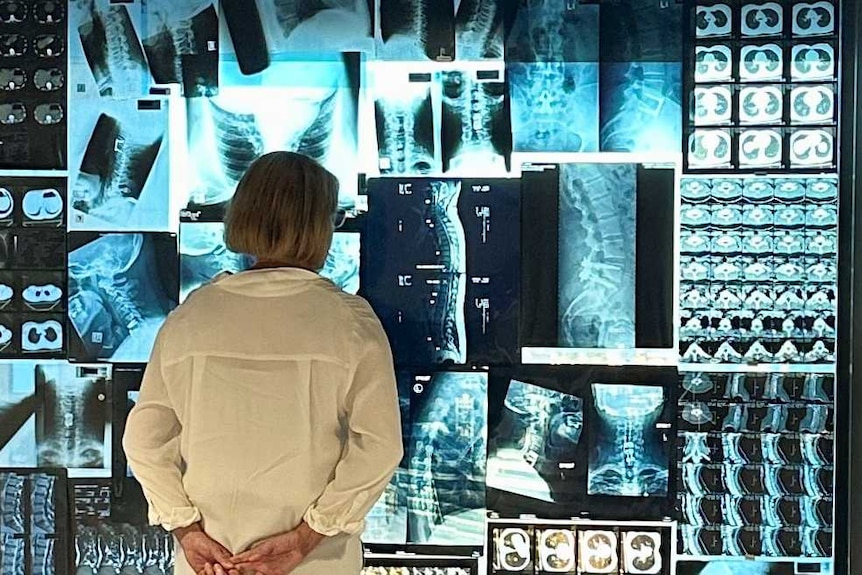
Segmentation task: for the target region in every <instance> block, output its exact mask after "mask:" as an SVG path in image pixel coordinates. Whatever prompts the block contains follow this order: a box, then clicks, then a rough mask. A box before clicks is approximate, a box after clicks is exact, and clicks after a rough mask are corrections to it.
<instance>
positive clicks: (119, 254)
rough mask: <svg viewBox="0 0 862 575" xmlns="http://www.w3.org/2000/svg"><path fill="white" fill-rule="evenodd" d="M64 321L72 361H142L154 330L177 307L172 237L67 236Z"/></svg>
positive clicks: (149, 350) (147, 351) (140, 234)
mask: <svg viewBox="0 0 862 575" xmlns="http://www.w3.org/2000/svg"><path fill="white" fill-rule="evenodd" d="M71 246H72V250H71V252H70V253H69V293H70V298H69V319H70V320H71V322H72V326H73V327H74V331H75V334H76V336H77V337H73V338H72V342H71V344H70V350H71V355H72V357H74V358H76V359H89V360H96V359H101V360H108V359H110V360H111V361H115V362H146V361H147V360H148V359H149V357H150V353H151V351H152V347H153V343H154V341H155V337H156V334H157V332H158V330H159V328H160V327H161V325H162V322H164V320H165V318H166V317H167V315H168V313H169V312H170V310H171V309H173V308H174V307H175V306H176V305H177V288H178V286H177V278H176V271H175V270H174V269H171V267H170V262H171V261H175V258H176V257H177V246H176V237H175V236H173V235H171V234H143V233H139V234H105V235H101V236H95V237H93V236H91V235H88V234H82V235H79V236H77V237H76V236H75V235H74V234H73V235H72V239H71Z"/></svg>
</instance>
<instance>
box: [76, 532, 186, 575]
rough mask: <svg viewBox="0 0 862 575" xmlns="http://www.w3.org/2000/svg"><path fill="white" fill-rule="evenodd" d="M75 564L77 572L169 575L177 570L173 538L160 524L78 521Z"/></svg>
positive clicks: (90, 573)
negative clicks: (157, 525)
mask: <svg viewBox="0 0 862 575" xmlns="http://www.w3.org/2000/svg"><path fill="white" fill-rule="evenodd" d="M75 568H76V569H77V571H76V573H77V575H99V574H101V573H107V572H110V573H123V574H129V575H170V574H171V573H173V572H174V542H173V538H172V537H171V535H170V533H168V532H166V531H165V530H163V529H162V528H161V527H139V526H137V525H130V524H127V523H113V522H105V521H99V522H87V523H83V522H78V523H77V524H76V526H75Z"/></svg>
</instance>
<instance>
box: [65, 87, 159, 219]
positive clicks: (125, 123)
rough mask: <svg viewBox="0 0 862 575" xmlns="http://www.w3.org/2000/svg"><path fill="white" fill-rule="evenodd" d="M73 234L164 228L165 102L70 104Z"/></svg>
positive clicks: (136, 101)
mask: <svg viewBox="0 0 862 575" xmlns="http://www.w3.org/2000/svg"><path fill="white" fill-rule="evenodd" d="M76 110H77V111H78V113H79V116H78V122H76V125H75V130H74V133H73V135H72V145H71V147H72V154H73V158H74V160H73V162H75V165H76V166H77V170H76V171H75V172H73V175H72V177H71V181H72V186H71V190H70V193H69V209H70V212H71V218H70V228H71V229H73V230H104V231H123V230H136V231H137V230H141V231H163V230H167V229H169V227H170V185H169V181H168V157H169V155H168V152H169V149H168V137H167V136H168V106H167V101H166V100H124V101H100V100H81V101H76Z"/></svg>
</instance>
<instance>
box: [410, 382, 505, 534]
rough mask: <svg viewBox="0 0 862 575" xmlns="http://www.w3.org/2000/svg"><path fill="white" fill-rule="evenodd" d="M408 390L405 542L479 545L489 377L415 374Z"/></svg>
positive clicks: (483, 516) (482, 521) (482, 518)
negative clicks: (409, 423)
mask: <svg viewBox="0 0 862 575" xmlns="http://www.w3.org/2000/svg"><path fill="white" fill-rule="evenodd" d="M412 391H413V394H412V396H411V399H410V401H411V405H410V409H411V424H412V429H411V432H410V438H409V443H408V445H407V446H406V451H407V454H408V457H409V462H408V473H409V475H410V492H409V494H408V496H407V542H408V543H414V544H424V545H457V546H482V545H483V542H484V538H485V534H484V531H485V462H486V456H487V450H486V448H487V435H488V430H487V405H488V402H487V394H488V375H487V373H481V372H437V373H434V374H433V375H427V376H425V375H416V376H415V377H414V380H413V386H412Z"/></svg>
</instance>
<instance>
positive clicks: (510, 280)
mask: <svg viewBox="0 0 862 575" xmlns="http://www.w3.org/2000/svg"><path fill="white" fill-rule="evenodd" d="M368 193H369V213H368V225H367V228H366V229H367V245H371V246H374V245H386V246H389V249H387V250H385V251H384V250H370V251H369V253H368V256H367V261H368V265H367V269H366V270H364V271H363V278H364V279H363V282H364V289H365V294H366V296H367V297H368V299H369V301H370V302H371V305H372V306H374V308H375V310H376V312H377V313H378V315H379V316H380V318H381V321H382V322H383V326H384V328H385V329H386V330H387V333H388V334H389V336H390V339H391V340H392V343H393V352H394V354H395V358H396V361H397V362H401V363H406V362H409V363H411V364H414V365H415V364H422V363H425V364H427V363H454V364H463V363H468V362H483V361H487V362H493V363H501V362H506V361H511V360H512V358H513V357H514V355H515V353H516V347H517V343H516V341H515V335H516V331H517V308H518V305H517V301H518V286H519V280H518V278H519V270H518V266H517V265H515V264H513V262H517V261H518V257H519V241H518V237H517V234H514V233H512V230H516V229H518V213H519V209H518V207H517V206H518V202H519V199H518V187H517V185H516V184H513V183H512V182H511V181H508V180H491V179H488V180H466V179H465V180H454V179H447V180H434V179H422V180H419V179H414V180H395V179H389V178H384V179H375V180H371V181H370V182H369V188H368Z"/></svg>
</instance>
